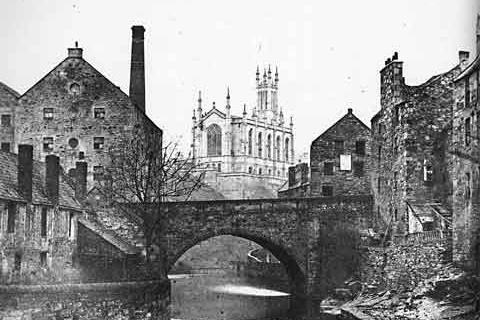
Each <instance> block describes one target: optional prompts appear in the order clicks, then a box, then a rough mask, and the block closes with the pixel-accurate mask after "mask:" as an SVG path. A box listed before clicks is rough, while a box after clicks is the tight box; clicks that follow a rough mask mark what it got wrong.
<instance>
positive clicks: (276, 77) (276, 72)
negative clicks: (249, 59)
mask: <svg viewBox="0 0 480 320" xmlns="http://www.w3.org/2000/svg"><path fill="white" fill-rule="evenodd" d="M277 82H278V67H277V66H276V67H275V83H277Z"/></svg>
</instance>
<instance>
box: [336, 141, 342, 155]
mask: <svg viewBox="0 0 480 320" xmlns="http://www.w3.org/2000/svg"><path fill="white" fill-rule="evenodd" d="M335 151H337V152H343V140H335Z"/></svg>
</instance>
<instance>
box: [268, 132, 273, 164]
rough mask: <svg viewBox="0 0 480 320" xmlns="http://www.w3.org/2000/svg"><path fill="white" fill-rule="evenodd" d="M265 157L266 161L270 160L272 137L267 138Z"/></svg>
mask: <svg viewBox="0 0 480 320" xmlns="http://www.w3.org/2000/svg"><path fill="white" fill-rule="evenodd" d="M267 157H268V159H272V136H271V135H268V136H267Z"/></svg>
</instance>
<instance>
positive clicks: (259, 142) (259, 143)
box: [257, 132, 262, 158]
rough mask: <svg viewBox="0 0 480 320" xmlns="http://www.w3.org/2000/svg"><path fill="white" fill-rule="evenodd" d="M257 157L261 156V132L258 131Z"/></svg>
mask: <svg viewBox="0 0 480 320" xmlns="http://www.w3.org/2000/svg"><path fill="white" fill-rule="evenodd" d="M257 143H258V157H259V158H261V157H262V133H261V132H259V133H258V141H257Z"/></svg>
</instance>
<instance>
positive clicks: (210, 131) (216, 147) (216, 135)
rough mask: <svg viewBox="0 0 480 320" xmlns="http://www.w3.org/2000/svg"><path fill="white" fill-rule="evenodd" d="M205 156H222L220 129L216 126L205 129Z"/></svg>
mask: <svg viewBox="0 0 480 320" xmlns="http://www.w3.org/2000/svg"><path fill="white" fill-rule="evenodd" d="M207 155H208V156H221V155H222V129H221V128H220V126H219V125H217V124H212V125H210V126H209V127H208V128H207Z"/></svg>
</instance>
